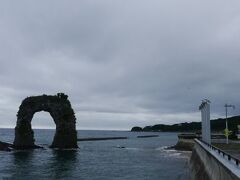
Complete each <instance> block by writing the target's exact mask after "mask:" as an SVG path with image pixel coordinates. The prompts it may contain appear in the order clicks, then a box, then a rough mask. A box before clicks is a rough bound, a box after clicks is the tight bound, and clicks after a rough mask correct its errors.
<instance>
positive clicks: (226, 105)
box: [224, 104, 235, 144]
mask: <svg viewBox="0 0 240 180" xmlns="http://www.w3.org/2000/svg"><path fill="white" fill-rule="evenodd" d="M224 107H225V109H226V129H225V131H226V132H225V135H226V144H228V135H229V131H228V120H227V115H228V111H227V110H228V108H229V107H231V108H233V109H235V106H234V105H231V104H225V105H224Z"/></svg>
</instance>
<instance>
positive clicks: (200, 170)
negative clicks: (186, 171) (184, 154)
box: [190, 139, 240, 180]
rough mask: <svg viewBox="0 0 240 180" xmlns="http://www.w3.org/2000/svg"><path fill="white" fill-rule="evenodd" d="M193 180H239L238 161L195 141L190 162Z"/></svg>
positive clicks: (239, 168)
mask: <svg viewBox="0 0 240 180" xmlns="http://www.w3.org/2000/svg"><path fill="white" fill-rule="evenodd" d="M190 166H191V169H192V172H193V174H192V176H193V179H195V180H227V179H229V180H240V166H239V164H238V160H237V159H235V158H233V157H231V156H230V155H229V154H227V153H224V152H223V151H221V150H219V149H217V148H215V147H213V146H210V145H207V144H204V143H203V142H201V141H199V140H197V139H195V145H194V148H193V151H192V156H191V160H190Z"/></svg>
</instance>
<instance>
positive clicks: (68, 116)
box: [14, 93, 78, 149]
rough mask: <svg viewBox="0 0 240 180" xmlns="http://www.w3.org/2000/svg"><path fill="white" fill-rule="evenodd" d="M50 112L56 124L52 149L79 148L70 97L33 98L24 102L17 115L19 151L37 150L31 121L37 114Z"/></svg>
mask: <svg viewBox="0 0 240 180" xmlns="http://www.w3.org/2000/svg"><path fill="white" fill-rule="evenodd" d="M39 111H46V112H49V113H50V115H51V116H52V118H53V120H54V122H55V124H56V132H55V136H54V140H53V142H52V145H51V146H50V147H51V148H59V149H66V148H77V147H78V146H77V131H76V118H75V115H74V111H73V109H72V107H71V103H70V101H69V100H68V96H67V95H65V94H63V93H58V94H57V95H55V96H48V95H42V96H32V97H27V98H26V99H24V100H23V102H22V104H21V105H20V107H19V111H18V113H17V125H16V127H15V139H14V147H15V148H17V149H29V148H36V147H38V146H36V145H35V144H34V132H33V130H32V125H31V121H32V118H33V116H34V114H35V113H36V112H39Z"/></svg>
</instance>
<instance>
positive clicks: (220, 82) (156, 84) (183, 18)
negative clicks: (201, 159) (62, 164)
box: [0, 0, 240, 129]
mask: <svg viewBox="0 0 240 180" xmlns="http://www.w3.org/2000/svg"><path fill="white" fill-rule="evenodd" d="M239 7H240V2H238V1H232V2H228V3H226V2H225V1H212V2H209V1H201V2H193V1H190V0H184V1H181V2H180V1H177V0H170V1H165V0H161V1H156V0H150V1H148V2H146V1H139V0H133V1H110V0H103V1H95V0H92V1H75V0H70V1H56V0H55V1H54V0H53V1H39V2H33V1H27V0H26V1H18V2H14V3H13V2H10V1H2V2H1V3H0V25H1V29H0V39H1V41H0V49H1V51H0V52H1V53H0V63H1V66H0V83H1V85H0V94H1V96H0V98H1V100H0V116H1V117H4V119H9V124H8V123H6V120H4V123H2V124H4V126H6V125H9V126H11V127H13V126H14V125H15V122H14V118H15V114H16V112H17V108H18V106H19V105H20V103H21V100H22V99H23V98H25V97H26V96H30V95H38V94H43V93H44V94H55V93H57V92H65V93H67V94H68V95H69V98H70V100H71V101H72V104H73V107H74V109H75V110H76V112H77V118H78V124H77V125H78V127H79V128H81V127H82V128H83V127H84V128H90V129H91V128H95V129H97V128H101V129H104V127H106V128H107V129H111V128H113V129H116V128H118V127H119V128H121V129H127V128H130V126H132V125H134V124H135V123H136V124H139V125H147V124H153V123H168V124H172V123H176V122H185V121H192V120H194V121H196V120H198V117H197V113H198V105H199V103H200V102H201V99H203V98H209V99H210V100H212V113H213V114H214V117H219V116H222V115H223V113H224V109H223V105H224V103H226V102H227V103H233V104H235V105H236V106H237V107H240V103H239V101H238V94H239V93H238V92H239V91H238V90H239V88H240V84H239V75H240V71H238V67H239V65H240V61H239V45H240V35H239V30H240V25H239V24H240V23H239V22H240V13H239ZM239 109H240V108H237V109H236V110H235V111H231V114H233V115H236V114H239ZM186 114H189V115H186ZM47 118H48V117H46V116H44V115H43V116H42V119H47ZM36 119H41V115H40V117H37V118H36ZM43 121H44V123H41V121H40V120H37V124H36V126H37V125H38V124H39V126H41V127H42V126H48V124H47V120H43ZM0 122H3V121H1V120H0ZM49 126H51V124H49Z"/></svg>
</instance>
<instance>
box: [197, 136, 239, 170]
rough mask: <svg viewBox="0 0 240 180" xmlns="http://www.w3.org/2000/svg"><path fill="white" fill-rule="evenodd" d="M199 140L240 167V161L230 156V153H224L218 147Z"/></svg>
mask: <svg viewBox="0 0 240 180" xmlns="http://www.w3.org/2000/svg"><path fill="white" fill-rule="evenodd" d="M198 140H199V141H200V142H202V143H203V144H205V145H207V146H208V147H209V148H210V149H212V150H214V151H216V152H218V154H219V155H222V156H223V157H224V158H225V157H227V159H228V160H229V161H234V162H235V164H236V165H237V166H238V167H239V163H240V159H238V158H236V157H234V156H233V155H231V154H229V153H226V152H224V151H223V150H221V149H219V148H217V147H216V146H213V145H211V144H208V143H206V142H204V141H202V140H201V139H198Z"/></svg>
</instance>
